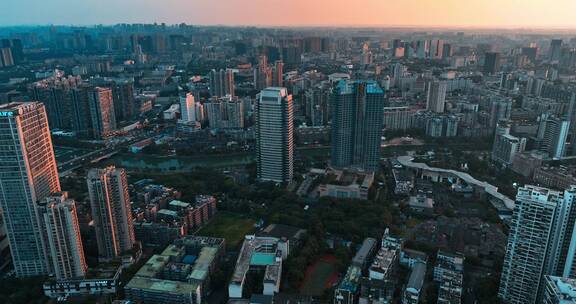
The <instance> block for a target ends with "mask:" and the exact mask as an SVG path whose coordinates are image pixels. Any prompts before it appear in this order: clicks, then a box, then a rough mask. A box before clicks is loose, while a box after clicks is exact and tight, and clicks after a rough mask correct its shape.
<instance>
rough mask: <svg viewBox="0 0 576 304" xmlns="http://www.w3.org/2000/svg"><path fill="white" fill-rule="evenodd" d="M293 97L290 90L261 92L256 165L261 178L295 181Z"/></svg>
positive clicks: (257, 108) (258, 104) (275, 89)
mask: <svg viewBox="0 0 576 304" xmlns="http://www.w3.org/2000/svg"><path fill="white" fill-rule="evenodd" d="M293 116H294V114H293V109H292V95H288V90H287V89H286V88H276V87H271V88H267V89H265V90H262V92H260V95H259V96H258V102H257V103H256V165H257V174H258V179H260V180H262V181H274V182H278V183H284V182H287V183H289V182H291V181H292V176H293V166H294V126H293Z"/></svg>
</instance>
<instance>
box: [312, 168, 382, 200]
mask: <svg viewBox="0 0 576 304" xmlns="http://www.w3.org/2000/svg"><path fill="white" fill-rule="evenodd" d="M325 177H326V179H327V181H326V182H325V183H322V184H320V185H319V186H318V193H319V195H320V196H329V197H335V198H345V199H363V200H365V199H368V190H369V189H370V187H372V184H373V183H374V173H373V172H364V171H354V170H335V169H331V168H329V169H327V170H326V173H325Z"/></svg>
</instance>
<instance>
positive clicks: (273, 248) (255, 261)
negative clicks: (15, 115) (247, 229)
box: [230, 235, 282, 285]
mask: <svg viewBox="0 0 576 304" xmlns="http://www.w3.org/2000/svg"><path fill="white" fill-rule="evenodd" d="M278 242H279V239H278V238H274V237H256V236H254V235H247V236H246V238H245V239H244V243H243V244H242V249H241V250H240V254H239V255H238V260H237V261H236V267H235V268H234V273H233V274H232V279H231V280H230V284H236V285H241V284H242V281H244V278H245V277H246V273H247V272H248V270H249V269H250V266H264V267H266V275H267V277H268V279H269V280H271V281H277V280H279V279H280V269H281V268H280V267H281V264H282V259H276V256H278V255H279V254H280V256H281V251H280V250H281V249H279V248H278V246H277V244H278ZM271 267H278V271H272V270H269V269H268V268H271ZM274 274H276V276H274ZM266 275H265V276H266Z"/></svg>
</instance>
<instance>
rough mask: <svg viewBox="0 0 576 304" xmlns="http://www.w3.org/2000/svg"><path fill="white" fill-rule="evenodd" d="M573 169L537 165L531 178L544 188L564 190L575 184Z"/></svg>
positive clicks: (575, 178)
mask: <svg viewBox="0 0 576 304" xmlns="http://www.w3.org/2000/svg"><path fill="white" fill-rule="evenodd" d="M573 172H574V171H573V170H570V169H569V168H567V167H563V166H560V167H538V168H536V169H535V170H534V176H533V178H532V179H533V180H534V182H536V183H538V184H539V185H541V186H543V187H546V188H553V189H558V190H565V189H568V188H570V186H572V185H576V177H575V176H574V175H573Z"/></svg>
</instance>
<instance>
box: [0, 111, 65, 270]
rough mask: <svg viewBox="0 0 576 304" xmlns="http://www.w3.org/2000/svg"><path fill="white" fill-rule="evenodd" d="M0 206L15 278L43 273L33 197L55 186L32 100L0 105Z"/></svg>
mask: <svg viewBox="0 0 576 304" xmlns="http://www.w3.org/2000/svg"><path fill="white" fill-rule="evenodd" d="M0 150H2V166H0V187H1V189H2V195H0V207H1V208H2V211H3V217H4V223H5V225H6V232H7V235H8V239H9V242H10V252H11V254H12V261H13V264H14V270H15V271H16V275H17V276H18V277H27V276H36V275H44V274H47V273H48V267H47V266H48V265H47V259H46V255H45V251H44V246H43V238H42V231H41V226H40V225H39V223H38V217H37V212H36V206H35V204H36V202H38V201H41V200H43V199H44V198H46V197H47V196H48V195H50V193H54V192H59V191H60V182H59V181H58V171H57V167H56V160H55V158H54V151H53V150H52V140H51V138H50V130H49V128H48V118H47V115H46V110H45V107H44V105H43V104H41V103H37V102H27V103H9V104H4V105H0Z"/></svg>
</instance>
